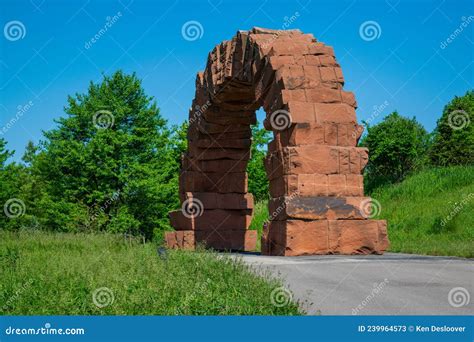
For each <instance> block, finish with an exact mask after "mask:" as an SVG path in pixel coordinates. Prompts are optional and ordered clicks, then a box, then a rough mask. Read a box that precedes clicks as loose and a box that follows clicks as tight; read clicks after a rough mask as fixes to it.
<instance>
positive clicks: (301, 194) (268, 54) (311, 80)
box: [166, 28, 388, 255]
mask: <svg viewBox="0 0 474 342" xmlns="http://www.w3.org/2000/svg"><path fill="white" fill-rule="evenodd" d="M343 84H344V80H343V76H342V72H341V69H340V66H339V64H338V63H337V62H336V59H335V57H334V52H333V49H332V48H331V47H329V46H326V45H324V44H323V43H320V42H317V41H316V39H315V38H314V37H313V36H312V35H308V34H303V33H301V32H300V31H298V30H291V31H275V30H267V29H261V28H253V29H252V30H250V31H239V32H238V33H237V35H236V36H235V37H234V38H232V40H229V41H224V42H222V43H221V44H219V45H217V46H216V47H215V48H214V49H213V50H212V51H211V52H210V54H209V56H208V61H207V65H206V68H205V70H204V72H200V73H198V75H197V78H196V95H195V98H194V100H193V104H192V107H191V109H190V113H189V130H188V151H187V152H186V154H185V155H184V156H183V159H182V170H181V174H180V184H179V191H180V199H181V202H182V207H181V210H177V211H173V212H171V213H170V220H171V224H172V226H173V227H174V228H175V229H176V231H175V232H169V233H167V234H166V243H167V245H168V247H170V248H186V249H193V248H195V246H196V244H197V243H202V244H204V245H205V246H207V247H210V248H214V249H219V250H239V251H251V250H254V249H255V246H256V241H257V232H256V231H253V230H248V227H249V225H250V223H251V219H252V211H253V206H254V201H253V198H252V195H251V194H249V193H248V175H247V174H246V168H247V163H248V160H249V159H250V146H251V139H252V133H251V125H253V124H255V122H256V110H257V109H259V108H260V107H263V109H264V111H265V113H266V118H265V120H264V127H265V128H266V129H267V130H270V131H272V132H273V140H272V141H271V142H270V143H269V145H268V152H267V157H266V159H265V169H266V173H267V177H268V180H269V184H270V196H271V198H270V200H269V205H268V207H269V217H270V221H269V223H268V224H266V225H265V227H264V229H263V236H262V240H261V242H262V243H261V245H262V254H268V255H304V254H333V253H340V254H360V253H361V251H364V253H383V252H384V251H385V250H386V248H387V247H388V239H387V233H386V223H385V221H382V220H371V219H370V205H371V204H370V198H367V197H364V194H363V176H362V174H361V173H362V170H363V168H364V167H365V164H366V163H367V150H366V149H364V148H360V147H356V146H357V141H358V139H359V137H360V135H361V133H362V127H361V126H359V125H358V124H357V121H356V116H355V109H356V102H355V98H354V95H353V94H352V93H350V92H346V91H344V90H343ZM362 246H363V247H364V248H363V249H362V248H361V247H362Z"/></svg>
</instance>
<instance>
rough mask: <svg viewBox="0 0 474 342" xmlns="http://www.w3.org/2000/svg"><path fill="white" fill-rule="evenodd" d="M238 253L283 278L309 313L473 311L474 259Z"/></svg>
mask: <svg viewBox="0 0 474 342" xmlns="http://www.w3.org/2000/svg"><path fill="white" fill-rule="evenodd" d="M238 256H239V257H241V258H242V259H243V260H244V261H245V262H246V263H249V264H251V265H252V266H253V267H254V268H255V270H256V271H257V272H262V271H267V272H268V271H270V272H271V273H272V274H273V275H276V276H280V277H282V278H283V279H284V281H285V284H286V285H285V286H286V287H287V288H289V289H290V290H291V291H293V293H294V296H295V297H296V299H297V300H299V301H300V302H301V304H302V307H303V308H304V309H305V310H306V312H307V313H308V314H310V315H314V314H322V315H353V314H358V315H472V314H474V298H471V299H470V301H469V302H468V303H466V302H467V299H468V298H467V297H473V296H474V285H473V284H474V272H473V271H474V260H469V259H462V258H453V257H432V256H421V255H412V254H395V253H386V254H385V255H383V256H375V255H373V256H372V255H371V256H343V255H341V256H304V257H273V256H261V255H255V254H239V255H238ZM455 288H463V289H455ZM452 289H454V290H452ZM451 290H452V292H451V296H450V295H449V294H450V291H451ZM449 297H451V300H450V298H449ZM450 302H451V303H452V304H453V305H454V306H453V305H451V304H450ZM460 304H464V305H462V306H460V307H455V306H459V305H460Z"/></svg>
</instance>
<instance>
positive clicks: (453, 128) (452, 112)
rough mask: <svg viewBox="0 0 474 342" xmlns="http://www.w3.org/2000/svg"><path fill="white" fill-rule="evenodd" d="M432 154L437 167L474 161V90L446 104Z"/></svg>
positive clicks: (434, 138)
mask: <svg viewBox="0 0 474 342" xmlns="http://www.w3.org/2000/svg"><path fill="white" fill-rule="evenodd" d="M429 156H430V160H431V162H432V163H433V164H434V165H437V166H449V165H469V164H473V163H474V91H472V90H471V91H468V92H467V93H466V94H465V95H464V96H461V97H457V96H456V97H455V98H454V99H453V100H452V101H451V102H449V103H448V104H447V105H446V106H445V107H444V110H443V115H442V116H441V118H440V119H439V120H438V123H437V126H436V129H435V131H434V133H433V144H432V146H431V148H430V151H429Z"/></svg>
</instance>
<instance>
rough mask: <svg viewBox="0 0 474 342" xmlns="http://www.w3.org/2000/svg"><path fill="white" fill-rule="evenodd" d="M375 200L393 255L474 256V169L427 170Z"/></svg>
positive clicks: (377, 193) (376, 194)
mask: <svg viewBox="0 0 474 342" xmlns="http://www.w3.org/2000/svg"><path fill="white" fill-rule="evenodd" d="M371 196H372V197H373V198H374V199H376V200H378V201H379V202H380V203H381V208H382V210H381V213H380V215H379V217H380V218H383V219H386V220H387V221H388V227H389V238H390V242H391V247H390V250H391V251H393V252H406V253H420V254H430V255H454V256H462V257H474V242H473V238H474V167H472V166H471V167H449V168H438V169H431V170H426V171H423V172H420V173H418V174H416V175H413V176H411V177H409V178H407V179H405V180H404V181H403V182H401V183H400V184H396V185H392V186H388V187H383V188H380V189H378V190H376V191H374V193H372V194H371Z"/></svg>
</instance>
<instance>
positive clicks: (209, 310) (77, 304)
mask: <svg viewBox="0 0 474 342" xmlns="http://www.w3.org/2000/svg"><path fill="white" fill-rule="evenodd" d="M280 286H281V283H280V281H278V280H276V279H273V278H270V276H268V275H261V276H257V275H256V274H255V273H254V272H252V270H251V269H250V268H249V266H246V265H245V264H243V263H242V262H241V261H239V260H234V259H231V258H229V257H226V256H223V255H218V254H215V253H213V252H209V251H202V250H200V251H197V252H186V251H174V250H172V251H168V252H167V254H166V257H163V258H161V257H159V255H158V253H157V251H156V246H154V245H153V244H151V243H146V244H142V243H140V242H139V241H125V240H124V239H123V238H122V237H118V236H113V235H92V234H65V233H56V234H53V233H45V232H34V231H33V232H31V231H30V232H17V233H12V232H5V231H3V232H2V231H0V314H3V315H64V314H65V315H250V314H252V315H298V314H301V313H302V312H300V309H298V305H297V303H295V302H293V301H290V302H289V303H288V305H285V306H281V307H279V306H275V305H273V304H272V298H271V297H272V291H273V290H274V289H275V288H277V287H280ZM103 287H106V288H108V289H110V292H108V293H107V291H109V290H106V291H104V292H101V294H105V295H104V296H103V297H101V296H98V297H96V302H97V303H98V304H99V305H100V304H107V303H109V305H107V306H105V307H102V308H101V307H98V306H97V305H95V304H94V301H93V294H94V291H96V290H97V289H99V288H103ZM110 294H113V297H114V301H113V303H110V298H111V296H108V295H110ZM107 296H108V297H107Z"/></svg>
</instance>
